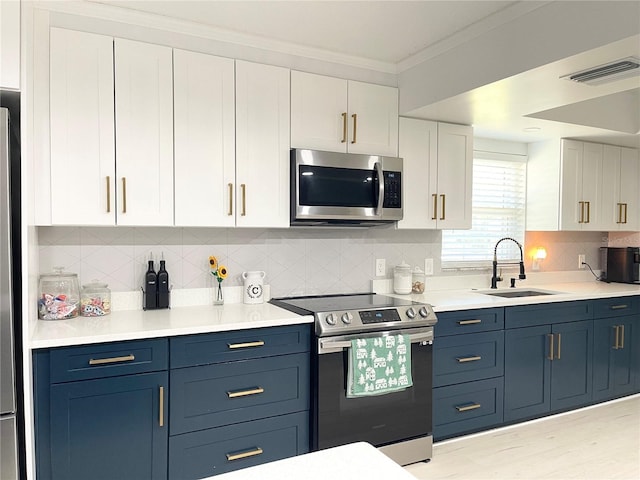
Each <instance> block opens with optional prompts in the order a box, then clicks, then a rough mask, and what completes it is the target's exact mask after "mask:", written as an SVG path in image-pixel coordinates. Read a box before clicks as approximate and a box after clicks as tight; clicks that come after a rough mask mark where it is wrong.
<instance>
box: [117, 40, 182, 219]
mask: <svg viewBox="0 0 640 480" xmlns="http://www.w3.org/2000/svg"><path fill="white" fill-rule="evenodd" d="M115 94H116V99H115V101H116V139H117V141H116V158H117V172H116V173H117V188H118V190H119V194H118V213H117V223H118V224H119V225H173V76H172V51H171V48H169V47H163V46H160V45H151V44H146V43H141V42H135V41H131V40H123V39H119V38H117V39H116V40H115ZM123 179H124V181H125V182H126V186H125V185H124V182H123Z"/></svg>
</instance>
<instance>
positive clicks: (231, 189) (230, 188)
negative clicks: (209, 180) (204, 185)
mask: <svg viewBox="0 0 640 480" xmlns="http://www.w3.org/2000/svg"><path fill="white" fill-rule="evenodd" d="M228 186H229V212H227V215H229V216H231V215H233V183H229V184H228Z"/></svg>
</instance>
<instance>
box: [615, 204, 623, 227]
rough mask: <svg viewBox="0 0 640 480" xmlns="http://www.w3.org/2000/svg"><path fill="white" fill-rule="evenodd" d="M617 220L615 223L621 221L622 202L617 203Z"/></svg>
mask: <svg viewBox="0 0 640 480" xmlns="http://www.w3.org/2000/svg"><path fill="white" fill-rule="evenodd" d="M617 205H618V220H616V223H622V204H621V203H618V204H617Z"/></svg>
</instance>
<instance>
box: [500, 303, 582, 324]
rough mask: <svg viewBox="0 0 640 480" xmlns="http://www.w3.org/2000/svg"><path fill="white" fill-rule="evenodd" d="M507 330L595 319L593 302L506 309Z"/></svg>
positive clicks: (523, 306) (545, 304) (505, 322)
mask: <svg viewBox="0 0 640 480" xmlns="http://www.w3.org/2000/svg"><path fill="white" fill-rule="evenodd" d="M504 317H505V319H504V326H505V328H521V327H533V326H536V325H550V324H553V323H559V322H577V321H580V320H591V319H592V318H593V302H590V301H580V302H559V303H542V304H536V305H522V306H518V307H506V308H505V314H504Z"/></svg>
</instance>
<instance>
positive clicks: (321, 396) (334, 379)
mask: <svg viewBox="0 0 640 480" xmlns="http://www.w3.org/2000/svg"><path fill="white" fill-rule="evenodd" d="M399 333H402V334H410V335H411V373H412V377H413V386H412V387H410V388H407V389H405V390H402V391H399V392H394V393H387V394H384V395H376V396H369V397H358V398H347V394H346V389H347V368H348V354H349V348H350V344H351V339H352V338H362V337H367V336H370V337H375V336H379V335H388V334H394V335H395V334H399ZM432 345H433V328H432V327H427V328H420V329H406V330H396V331H392V332H377V333H374V334H366V335H362V334H360V335H349V336H346V335H345V336H339V337H337V336H336V337H325V338H319V339H318V340H317V343H316V350H317V355H316V357H315V358H316V364H315V367H314V370H315V372H314V373H315V376H314V395H313V401H312V402H313V403H312V449H313V450H318V449H324V448H329V447H334V446H338V445H343V444H347V443H351V442H359V441H365V442H369V443H371V444H372V445H374V446H376V447H380V446H384V445H389V444H392V443H396V442H401V441H405V440H411V439H415V438H419V437H425V436H430V435H431V432H432V416H431V410H432V349H433V346H432Z"/></svg>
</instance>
